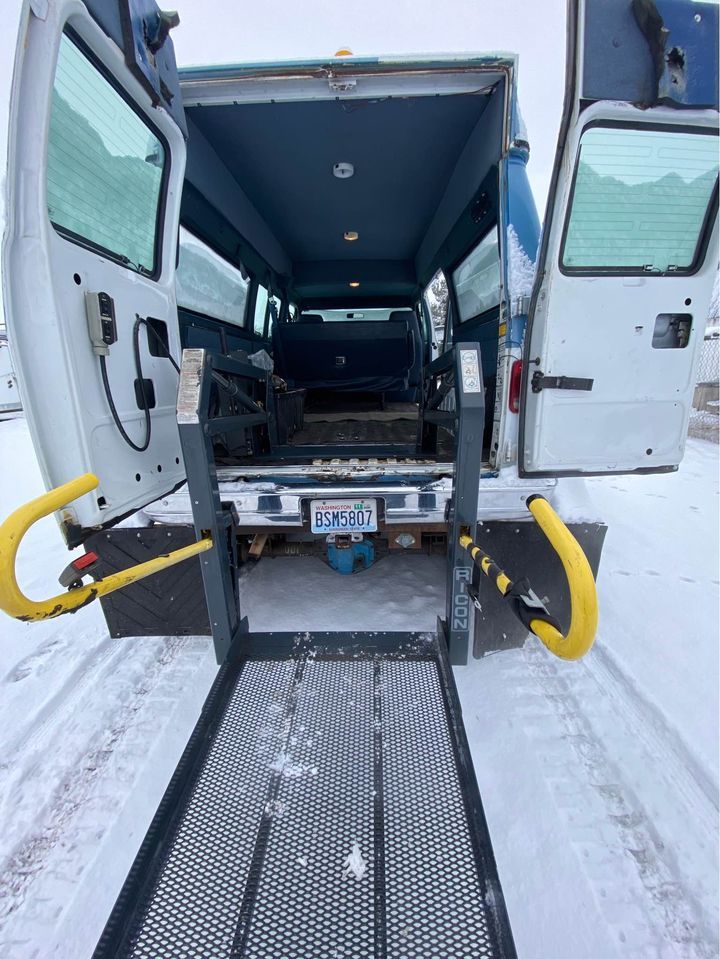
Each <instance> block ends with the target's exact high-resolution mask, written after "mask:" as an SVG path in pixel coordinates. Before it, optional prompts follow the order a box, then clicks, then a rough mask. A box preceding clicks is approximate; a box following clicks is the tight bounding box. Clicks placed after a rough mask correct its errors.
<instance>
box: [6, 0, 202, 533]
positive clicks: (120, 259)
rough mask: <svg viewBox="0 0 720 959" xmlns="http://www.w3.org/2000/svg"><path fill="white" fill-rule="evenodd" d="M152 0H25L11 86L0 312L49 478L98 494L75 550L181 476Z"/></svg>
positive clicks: (85, 503)
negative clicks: (91, 482) (90, 477)
mask: <svg viewBox="0 0 720 959" xmlns="http://www.w3.org/2000/svg"><path fill="white" fill-rule="evenodd" d="M175 21H176V17H175V16H174V15H166V14H161V13H160V12H159V10H158V9H157V7H156V6H155V3H154V2H153V0H87V2H86V3H85V4H83V3H81V2H79V0H49V2H48V0H44V2H37V0H30V2H26V4H25V7H24V10H23V14H22V19H21V27H20V33H19V38H18V48H17V54H16V60H15V68H14V77H13V85H12V95H11V112H10V136H9V150H8V206H7V227H6V234H5V238H4V243H3V287H4V293H5V305H6V310H5V313H6V317H7V323H8V328H9V332H10V340H11V344H12V347H13V355H14V357H15V361H16V364H17V372H18V375H19V379H20V385H21V392H22V398H23V404H24V408H25V411H26V415H27V419H28V423H29V425H30V430H31V433H32V437H33V441H34V443H35V449H36V451H37V454H38V457H39V460H40V466H41V469H42V472H43V476H44V479H45V482H46V484H47V486H48V487H54V486H58V485H59V484H61V483H64V482H66V481H68V480H70V479H73V478H74V477H76V476H79V475H80V474H82V473H86V472H92V473H95V474H96V475H97V477H98V478H99V487H98V489H96V490H95V491H94V492H93V493H91V494H88V495H86V496H84V497H83V498H82V499H80V500H78V501H76V502H75V503H74V504H72V505H71V506H70V507H69V508H68V509H67V510H64V511H63V514H62V516H60V520H61V526H62V529H63V532H64V535H65V538H66V540H67V541H68V543H69V544H70V545H74V544H76V543H78V542H80V541H81V540H82V539H83V538H84V535H85V533H86V532H87V531H88V530H89V528H91V527H98V526H102V525H107V524H108V523H111V522H112V521H114V520H117V519H118V518H119V517H121V516H123V515H125V514H128V513H131V512H133V511H135V510H136V509H138V508H140V507H141V506H143V505H145V504H146V503H148V502H150V501H151V500H153V499H156V498H157V497H158V496H160V495H162V494H163V493H164V492H166V491H167V490H169V489H171V488H173V487H174V486H176V485H177V484H178V483H179V482H180V481H181V480H182V479H183V478H184V475H185V474H184V467H183V463H182V456H181V452H180V443H179V438H178V431H177V426H176V422H175V399H176V392H177V373H176V370H175V368H174V366H173V365H172V363H171V361H170V359H169V358H168V357H169V356H172V357H174V358H175V359H178V358H179V352H180V350H179V340H178V324H177V310H176V305H175V289H174V288H175V279H174V274H175V256H176V243H177V232H178V219H179V207H180V194H181V190H182V183H183V176H184V167H185V139H184V129H185V126H184V123H185V121H184V116H183V111H182V103H181V98H180V93H179V86H178V82H177V74H176V69H175V58H174V53H173V48H172V42H171V40H170V39H169V38H168V31H169V29H170V27H171V26H173V25H174V22H175Z"/></svg>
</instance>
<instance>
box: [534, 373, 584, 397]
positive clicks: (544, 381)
mask: <svg viewBox="0 0 720 959" xmlns="http://www.w3.org/2000/svg"><path fill="white" fill-rule="evenodd" d="M594 382H595V380H588V379H583V377H581V376H545V374H544V373H543V372H542V371H541V370H535V372H534V373H533V375H532V381H531V386H532V391H533V393H540V392H541V391H542V390H585V391H586V392H589V391H590V390H591V389H592V388H593V383H594Z"/></svg>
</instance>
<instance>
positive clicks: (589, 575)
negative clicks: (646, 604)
mask: <svg viewBox="0 0 720 959" xmlns="http://www.w3.org/2000/svg"><path fill="white" fill-rule="evenodd" d="M527 505H528V509H529V510H530V512H531V513H532V515H533V518H534V520H535V522H536V523H537V524H538V526H539V527H540V529H541V530H542V531H543V533H545V535H546V536H547V538H548V540H549V541H550V545H551V546H552V548H553V549H554V550H555V552H556V553H557V554H558V556H559V557H560V561H561V563H562V564H563V569H564V570H565V575H566V576H567V581H568V586H569V588H570V610H571V613H570V629H569V630H568V633H567V636H563V635H562V633H560V632H559V631H558V630H557V629H555V627H554V626H551V625H550V624H549V623H546V622H543V620H534V621H532V622H531V624H530V626H531V628H532V631H533V633H535V635H536V636H537V637H538V639H539V640H540V641H541V642H542V643H544V644H545V646H547V648H548V649H549V650H550V652H551V653H555V655H556V656H559V657H560V658H561V659H580V658H581V657H583V656H584V655H585V654H586V653H587V652H589V650H590V648H591V647H592V644H593V643H594V642H595V634H596V633H597V626H598V596H597V587H596V586H595V577H594V576H593V571H592V569H591V568H590V563H588V560H587V556H586V555H585V553H584V552H583V549H582V547H581V546H580V544H579V543H578V541H577V540H576V539H575V537H574V536H573V534H572V533H571V532H570V530H569V529H568V528H567V526H566V525H565V524H564V523H563V521H562V520H561V519H560V517H559V516H558V514H557V513H556V512H555V510H554V509H553V508H552V506H551V505H550V504H549V503H548V501H547V500H546V499H545V497H544V496H531V497H529V499H528V503H527Z"/></svg>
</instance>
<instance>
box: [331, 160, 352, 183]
mask: <svg viewBox="0 0 720 959" xmlns="http://www.w3.org/2000/svg"><path fill="white" fill-rule="evenodd" d="M354 172H355V167H354V166H353V165H352V163H346V162H344V161H341V162H340V163H334V164H333V176H336V177H337V178H338V180H347V179H348V178H349V177H351V176H352V175H353V173H354Z"/></svg>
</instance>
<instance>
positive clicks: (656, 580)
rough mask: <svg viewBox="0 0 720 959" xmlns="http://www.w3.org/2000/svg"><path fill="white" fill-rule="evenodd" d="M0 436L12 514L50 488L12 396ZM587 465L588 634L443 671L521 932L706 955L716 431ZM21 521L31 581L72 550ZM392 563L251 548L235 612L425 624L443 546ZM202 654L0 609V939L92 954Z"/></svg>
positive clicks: (633, 951) (176, 751)
mask: <svg viewBox="0 0 720 959" xmlns="http://www.w3.org/2000/svg"><path fill="white" fill-rule="evenodd" d="M0 451H1V452H2V457H1V458H2V463H3V470H2V475H0V514H2V515H5V514H7V513H8V512H9V511H10V510H11V509H13V508H14V507H16V506H17V505H19V504H20V503H21V502H23V501H25V500H27V499H28V498H29V497H31V496H33V495H36V494H37V493H39V492H41V489H42V487H41V481H40V477H39V473H38V470H37V465H36V462H35V457H34V454H33V451H32V447H31V444H30V440H29V437H28V434H27V430H26V426H25V423H24V420H23V419H22V417H18V418H14V419H9V420H5V421H2V422H0ZM589 485H590V492H591V495H592V496H593V498H594V501H595V502H596V503H597V505H598V507H599V509H598V513H599V515H602V516H603V517H604V518H605V520H606V521H607V522H608V524H609V528H610V529H609V533H608V538H607V543H606V549H605V555H604V558H603V563H602V566H601V573H600V578H599V586H600V597H601V617H602V618H601V627H600V635H599V639H598V642H597V643H596V646H595V648H594V650H593V652H592V653H591V654H590V656H588V658H587V659H586V660H585V661H583V662H581V663H576V664H567V663H562V662H560V661H558V660H555V659H553V658H552V657H551V656H550V655H549V654H546V652H545V650H544V649H543V648H542V647H541V646H540V645H539V644H538V643H537V642H535V641H532V642H528V644H526V646H525V648H524V649H522V650H515V651H512V652H506V653H498V654H495V655H493V656H489V657H487V658H485V659H484V660H481V661H479V662H475V663H473V664H472V665H470V666H468V667H465V668H461V669H458V670H457V671H456V677H457V681H458V684H459V688H460V695H461V699H462V702H463V710H464V716H465V723H466V727H467V731H468V736H469V738H470V742H471V747H472V750H473V757H474V761H475V767H476V772H477V777H478V781H479V784H480V790H481V793H482V795H483V801H484V805H485V810H486V814H487V818H488V822H489V826H490V831H491V834H492V837H493V843H494V848H495V854H496V858H497V862H498V868H499V871H500V876H501V880H502V883H503V887H504V891H505V896H506V900H507V903H508V908H509V912H510V919H511V923H512V926H513V931H514V935H515V940H516V944H517V948H518V953H519V955H520V957H521V959H613V957H621V956H622V957H627V956H631V957H659V959H670V957H683V959H684V957H688V959H690V957H692V959H695V957H702V959H710V957H713V956H717V953H718V941H717V920H718V902H717V900H718V881H717V875H718V852H717V848H718V847H717V842H718V790H717V784H718V615H717V614H718V579H719V574H718V555H717V553H718V550H717V546H718V542H717V530H718V485H719V484H718V448H717V447H716V446H714V445H711V444H708V443H704V442H702V441H698V440H692V441H690V443H689V446H688V453H687V456H686V459H685V462H684V463H683V466H682V468H681V470H680V471H679V472H678V473H677V474H673V475H669V476H654V477H619V478H617V477H615V478H609V479H604V480H593V481H591V483H590V484H589ZM26 540H27V541H26V542H25V544H24V546H23V549H22V551H21V554H20V557H19V562H18V568H19V574H20V577H19V578H20V581H21V583H22V584H23V586H24V587H25V588H26V589H27V591H28V593H30V594H31V595H37V596H42V595H45V594H47V593H48V591H49V590H52V589H53V588H54V585H55V576H56V575H57V573H58V572H59V570H60V569H62V567H63V566H64V565H65V563H66V562H67V555H68V554H67V552H66V551H65V549H64V547H63V546H62V545H61V541H60V536H59V533H58V532H57V530H56V528H55V526H54V522H53V520H51V519H48V520H45V521H43V522H42V523H40V524H38V526H37V527H35V528H34V529H33V530H32V531H31V532H30V534H29V535H28V537H27V538H26ZM388 570H389V564H388V563H380V564H378V565H376V566H375V567H373V569H371V570H370V571H368V572H367V573H363V574H361V575H360V576H358V577H348V578H342V577H338V576H337V575H336V574H334V573H332V572H331V571H330V570H329V569H328V568H327V567H325V566H323V565H322V564H321V563H319V562H318V561H316V560H311V559H303V560H293V559H288V560H280V559H278V560H263V561H262V562H261V563H260V564H259V565H258V566H257V567H256V568H255V569H254V570H253V571H252V573H251V574H250V575H248V576H247V577H245V578H244V580H243V595H244V602H245V609H244V611H245V612H247V613H248V615H249V616H250V620H251V623H252V625H253V626H254V627H255V628H257V629H263V628H273V629H283V628H285V629H298V630H300V629H308V628H311V629H312V628H336V629H338V628H339V629H343V628H345V629H347V628H353V627H355V628H357V627H364V628H385V629H402V628H414V629H432V628H433V626H434V622H435V617H436V615H437V613H438V612H440V611H441V609H442V606H443V573H444V561H443V560H442V559H439V558H433V559H427V558H426V559H412V558H409V557H406V558H401V559H400V560H399V561H398V562H397V563H393V567H392V576H391V577H389V576H388ZM278 596H279V597H280V598H279V599H278ZM328 597H331V599H328ZM280 604H282V606H281V608H280ZM214 675H215V665H214V660H213V654H212V652H211V650H210V648H209V643H208V641H207V640H206V639H195V638H182V639H157V640H153V639H142V640H117V641H114V640H110V639H109V638H108V636H107V633H106V631H105V629H104V621H103V619H102V615H101V612H100V609H99V607H98V608H96V607H93V606H91V607H89V608H87V609H85V610H82V611H81V612H80V613H78V614H77V615H75V616H74V617H67V618H65V619H61V620H56V621H52V622H47V623H43V624H37V625H33V626H25V625H22V624H20V623H16V622H13V621H11V620H9V619H2V620H1V621H0V816H1V819H0V821H1V822H2V830H1V831H0V863H1V866H0V956H2V957H10V959H26V957H27V959H29V957H38V959H45V957H68V959H70V957H72V959H83V957H86V956H89V955H90V954H91V953H92V949H93V947H94V945H95V942H96V941H97V938H98V936H99V934H100V932H101V930H102V927H103V925H104V922H105V919H106V917H107V914H108V912H109V910H110V908H111V907H112V904H113V902H114V900H115V897H116V895H117V892H118V890H119V888H120V885H121V883H122V881H123V879H124V876H125V874H126V872H127V870H128V868H129V866H130V864H131V862H132V860H133V858H134V855H135V852H136V850H137V847H138V845H139V843H140V841H141V839H142V837H143V835H144V833H145V830H146V828H147V825H148V823H149V821H150V818H151V816H152V814H153V812H154V810H155V807H156V805H157V803H158V801H159V799H160V797H161V795H162V792H163V789H164V787H165V784H166V782H167V780H168V778H169V776H170V774H171V772H172V770H173V768H174V765H175V763H176V762H177V759H178V757H179V755H180V753H181V751H182V748H183V745H184V743H185V741H186V739H187V737H188V735H189V733H190V731H191V729H192V727H193V724H194V722H195V720H196V718H197V715H198V713H199V711H200V708H201V706H202V702H203V699H204V696H205V694H206V693H207V690H208V689H209V687H210V684H211V683H212V680H213V677H214ZM278 959H281V957H278ZM443 959H445V957H443Z"/></svg>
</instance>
